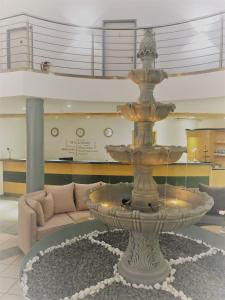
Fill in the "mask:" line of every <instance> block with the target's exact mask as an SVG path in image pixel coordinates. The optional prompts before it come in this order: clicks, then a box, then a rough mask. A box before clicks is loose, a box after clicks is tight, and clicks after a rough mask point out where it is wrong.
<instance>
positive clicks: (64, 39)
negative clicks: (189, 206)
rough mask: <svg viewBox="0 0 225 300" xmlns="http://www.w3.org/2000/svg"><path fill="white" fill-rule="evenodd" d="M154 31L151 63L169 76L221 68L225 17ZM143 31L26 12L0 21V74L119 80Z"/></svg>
mask: <svg viewBox="0 0 225 300" xmlns="http://www.w3.org/2000/svg"><path fill="white" fill-rule="evenodd" d="M151 28H153V29H154V32H155V38H156V43H157V48H158V54H159V57H158V59H157V60H156V61H155V65H156V67H157V68H162V69H164V70H165V71H167V72H168V73H169V75H171V76H173V75H175V74H187V73H193V72H207V71H211V70H219V69H223V68H224V67H225V13H224V12H223V13H218V14H214V15H211V16H207V17H204V18H200V19H194V20H190V21H185V22H182V23H176V24H169V25H163V26H157V27H151ZM145 29H146V28H135V29H129V28H100V27H80V26H75V25H72V24H66V23H61V22H55V21H50V20H46V19H43V18H39V17H34V16H31V15H27V14H20V15H16V16H12V17H8V18H4V19H1V20H0V72H4V71H9V70H21V69H31V70H37V71H42V72H52V73H57V74H64V75H74V76H75V75H78V76H82V75H84V76H113V77H114V76H121V77H126V76H127V73H128V71H129V70H131V69H132V68H138V67H140V61H139V60H138V59H136V52H137V51H138V48H139V44H140V41H141V39H142V37H143V34H144V30H145Z"/></svg>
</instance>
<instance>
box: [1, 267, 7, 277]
mask: <svg viewBox="0 0 225 300" xmlns="http://www.w3.org/2000/svg"><path fill="white" fill-rule="evenodd" d="M7 268H8V265H4V264H0V276H1V274H2V272H3V271H4V270H6V269H7Z"/></svg>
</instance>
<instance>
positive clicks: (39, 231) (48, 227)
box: [18, 182, 103, 253]
mask: <svg viewBox="0 0 225 300" xmlns="http://www.w3.org/2000/svg"><path fill="white" fill-rule="evenodd" d="M102 184H103V182H97V183H93V184H77V183H71V184H67V185H64V186H46V187H45V190H42V191H37V192H34V193H28V194H25V195H24V196H23V197H21V198H20V199H19V216H18V235H19V247H20V249H21V250H22V251H23V252H24V253H27V252H28V251H29V250H30V249H31V247H32V246H33V244H34V243H35V242H36V241H38V240H40V239H42V238H43V237H44V236H46V235H47V234H49V233H51V232H53V231H55V230H58V229H59V228H61V227H62V226H65V225H68V224H73V223H79V222H82V221H85V220H88V219H90V218H91V216H90V213H89V210H88V208H87V206H86V204H85V203H86V201H87V199H88V195H89V192H90V190H91V189H93V188H95V187H96V186H99V185H102Z"/></svg>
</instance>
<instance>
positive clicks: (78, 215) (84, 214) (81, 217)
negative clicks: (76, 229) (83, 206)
mask: <svg viewBox="0 0 225 300" xmlns="http://www.w3.org/2000/svg"><path fill="white" fill-rule="evenodd" d="M67 214H68V216H69V217H70V218H71V220H73V223H80V222H83V221H87V220H88V219H89V218H90V217H91V215H90V212H89V211H88V210H84V211H75V212H72V213H67Z"/></svg>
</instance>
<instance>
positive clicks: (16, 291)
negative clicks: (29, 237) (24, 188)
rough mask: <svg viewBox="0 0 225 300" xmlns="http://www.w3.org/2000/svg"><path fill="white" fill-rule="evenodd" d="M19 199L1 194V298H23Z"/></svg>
mask: <svg viewBox="0 0 225 300" xmlns="http://www.w3.org/2000/svg"><path fill="white" fill-rule="evenodd" d="M17 201H18V199H17V198H15V197H6V196H0V300H22V299H24V298H23V297H22V293H21V289H20V284H19V268H20V263H21V260H22V259H23V254H22V252H21V251H20V249H19V248H18V246H17V244H18V243H17V239H18V237H17V219H18V207H17V203H18V202H17Z"/></svg>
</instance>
